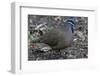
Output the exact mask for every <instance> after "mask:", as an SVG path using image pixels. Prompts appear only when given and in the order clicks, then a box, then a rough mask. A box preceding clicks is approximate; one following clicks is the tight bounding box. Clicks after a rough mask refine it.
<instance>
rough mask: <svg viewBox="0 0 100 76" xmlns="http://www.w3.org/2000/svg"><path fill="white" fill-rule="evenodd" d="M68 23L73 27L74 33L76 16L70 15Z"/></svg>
mask: <svg viewBox="0 0 100 76" xmlns="http://www.w3.org/2000/svg"><path fill="white" fill-rule="evenodd" d="M66 24H67V25H69V26H70V27H71V30H72V33H74V27H75V25H76V18H75V17H68V19H67V21H66Z"/></svg>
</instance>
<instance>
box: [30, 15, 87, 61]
mask: <svg viewBox="0 0 100 76" xmlns="http://www.w3.org/2000/svg"><path fill="white" fill-rule="evenodd" d="M67 18H69V17H68V16H66V17H65V16H38V15H29V16H28V32H31V31H32V30H33V29H34V28H35V27H36V26H37V25H38V24H43V23H47V24H48V25H52V26H56V25H59V24H63V22H61V21H64V20H66V19H67ZM57 19H58V20H57ZM75 21H76V26H75V27H74V33H73V41H72V44H71V46H70V47H68V48H65V49H62V50H50V51H43V50H42V51H41V50H40V49H39V48H38V49H37V48H35V46H33V44H34V43H32V42H29V43H28V44H30V45H28V60H29V61H33V60H54V59H56V60H57V59H79V58H88V18H87V17H75ZM28 40H30V39H29V38H28ZM37 44H39V43H37ZM41 46H43V44H41ZM44 46H45V45H44Z"/></svg>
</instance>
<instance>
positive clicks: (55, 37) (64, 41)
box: [40, 17, 76, 50]
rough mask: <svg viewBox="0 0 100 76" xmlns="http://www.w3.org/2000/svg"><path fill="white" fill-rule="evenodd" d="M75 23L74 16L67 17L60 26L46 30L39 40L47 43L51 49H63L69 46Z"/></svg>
mask: <svg viewBox="0 0 100 76" xmlns="http://www.w3.org/2000/svg"><path fill="white" fill-rule="evenodd" d="M75 25H76V23H75V17H68V19H67V20H66V22H64V24H63V25H62V26H60V27H57V28H51V29H49V31H46V32H45V34H43V35H42V36H41V37H40V42H42V43H45V44H48V45H49V46H50V47H51V48H52V49H53V50H61V49H65V48H67V47H69V46H71V43H72V37H73V33H74V27H75Z"/></svg>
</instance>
